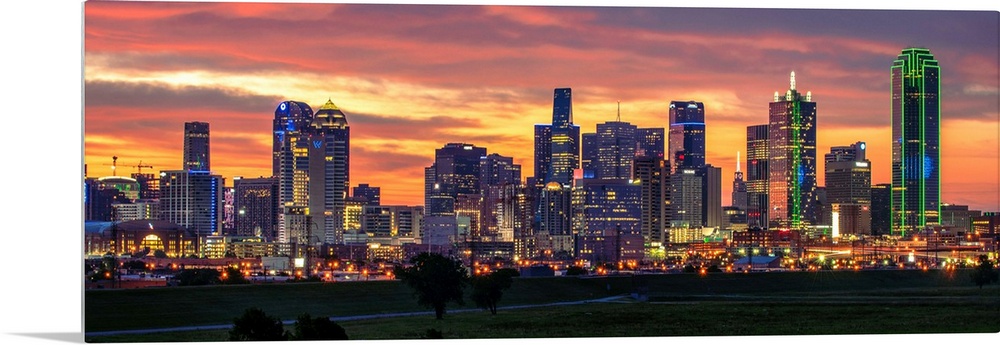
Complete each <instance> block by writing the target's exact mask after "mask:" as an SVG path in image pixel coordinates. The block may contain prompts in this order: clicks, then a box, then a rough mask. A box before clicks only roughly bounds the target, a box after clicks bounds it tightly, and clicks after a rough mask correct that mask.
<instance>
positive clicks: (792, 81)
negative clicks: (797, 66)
mask: <svg viewBox="0 0 1000 345" xmlns="http://www.w3.org/2000/svg"><path fill="white" fill-rule="evenodd" d="M790 79H791V88H789V90H795V71H792V77H791V78H790Z"/></svg>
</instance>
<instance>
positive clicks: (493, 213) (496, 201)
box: [479, 153, 521, 241]
mask: <svg viewBox="0 0 1000 345" xmlns="http://www.w3.org/2000/svg"><path fill="white" fill-rule="evenodd" d="M479 183H480V190H481V191H482V196H483V197H482V211H481V213H480V221H479V227H480V228H479V233H480V235H482V236H487V237H490V238H492V239H493V240H498V239H499V238H506V237H510V238H509V239H508V240H509V241H513V238H512V236H513V234H512V233H507V235H508V236H500V229H501V227H500V225H501V223H502V219H501V218H502V217H503V214H502V211H503V198H504V197H505V194H504V190H505V188H506V187H507V186H511V185H519V184H520V183H521V165H519V164H514V158H512V157H504V156H501V155H499V154H496V153H492V154H490V155H488V156H484V157H481V158H480V175H479ZM507 229H511V228H507ZM498 236H500V237H498Z"/></svg>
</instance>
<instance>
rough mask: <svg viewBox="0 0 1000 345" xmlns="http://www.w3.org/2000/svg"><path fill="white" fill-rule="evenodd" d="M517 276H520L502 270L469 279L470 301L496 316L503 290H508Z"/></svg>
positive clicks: (509, 270)
mask: <svg viewBox="0 0 1000 345" xmlns="http://www.w3.org/2000/svg"><path fill="white" fill-rule="evenodd" d="M519 275H521V274H520V273H517V271H515V270H513V269H510V268H504V269H500V270H497V271H495V272H492V273H490V274H487V275H481V276H473V277H472V278H471V279H470V280H471V282H472V296H471V297H472V300H473V301H474V302H476V306H478V307H480V308H484V309H489V310H490V313H491V314H493V315H496V314H497V303H498V302H500V297H503V290H507V289H509V288H510V285H511V284H512V283H513V282H514V279H513V277H516V276H519Z"/></svg>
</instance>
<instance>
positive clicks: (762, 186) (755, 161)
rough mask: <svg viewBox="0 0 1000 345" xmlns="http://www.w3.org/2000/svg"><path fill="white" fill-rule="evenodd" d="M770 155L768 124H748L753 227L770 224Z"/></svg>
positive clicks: (750, 223) (749, 214) (749, 208)
mask: <svg viewBox="0 0 1000 345" xmlns="http://www.w3.org/2000/svg"><path fill="white" fill-rule="evenodd" d="M770 155H771V152H770V151H769V150H768V130H767V125H766V124H765V125H753V126H747V174H746V178H747V225H748V226H751V227H760V228H766V227H767V226H768V219H769V218H768V215H769V212H768V210H767V209H768V207H770V202H769V201H768V197H767V189H768V180H769V178H770V176H769V175H768V173H769V171H768V162H769V157H770Z"/></svg>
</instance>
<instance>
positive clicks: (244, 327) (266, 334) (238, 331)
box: [229, 308, 288, 341]
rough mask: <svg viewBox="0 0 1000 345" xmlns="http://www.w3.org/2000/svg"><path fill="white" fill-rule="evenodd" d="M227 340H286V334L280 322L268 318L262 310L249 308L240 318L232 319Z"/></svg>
mask: <svg viewBox="0 0 1000 345" xmlns="http://www.w3.org/2000/svg"><path fill="white" fill-rule="evenodd" d="M229 340H239V341H270V340H288V333H287V332H285V328H284V326H282V325H281V320H278V319H277V318H275V317H272V316H268V315H267V314H266V313H264V311H263V310H260V309H257V308H250V309H247V310H245V311H244V312H243V315H242V316H240V317H238V318H236V319H233V328H231V329H230V330H229Z"/></svg>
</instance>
